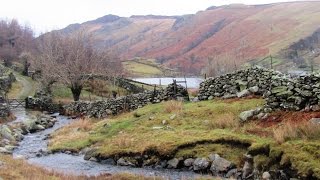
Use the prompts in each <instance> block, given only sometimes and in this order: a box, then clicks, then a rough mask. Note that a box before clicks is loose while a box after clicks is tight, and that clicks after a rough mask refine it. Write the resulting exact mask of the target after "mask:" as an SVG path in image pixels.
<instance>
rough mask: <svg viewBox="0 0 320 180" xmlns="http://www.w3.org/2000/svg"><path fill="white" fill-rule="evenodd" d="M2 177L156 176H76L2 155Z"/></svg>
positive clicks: (127, 177) (130, 179)
mask: <svg viewBox="0 0 320 180" xmlns="http://www.w3.org/2000/svg"><path fill="white" fill-rule="evenodd" d="M0 162H1V164H0V178H2V179H5V180H47V179H52V180H87V179H96V180H136V179H138V180H154V179H157V178H154V177H152V178H151V177H150V178H147V177H143V176H139V175H132V174H127V173H123V174H115V175H110V174H105V175H100V176H92V177H87V176H74V175H65V174H61V173H57V172H52V171H48V170H45V169H42V168H40V167H37V166H33V165H30V164H28V163H26V162H25V161H24V160H21V159H13V158H12V157H11V156H5V155H0Z"/></svg>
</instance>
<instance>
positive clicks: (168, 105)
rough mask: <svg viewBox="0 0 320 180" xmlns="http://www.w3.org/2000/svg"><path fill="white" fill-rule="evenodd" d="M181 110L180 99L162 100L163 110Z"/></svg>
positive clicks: (166, 111)
mask: <svg viewBox="0 0 320 180" xmlns="http://www.w3.org/2000/svg"><path fill="white" fill-rule="evenodd" d="M182 110H183V102H181V101H174V100H172V101H167V102H164V112H165V113H172V112H177V113H179V112H181V111H182Z"/></svg>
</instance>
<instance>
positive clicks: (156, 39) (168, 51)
mask: <svg viewBox="0 0 320 180" xmlns="http://www.w3.org/2000/svg"><path fill="white" fill-rule="evenodd" d="M319 16H320V2H291V3H277V4H269V5H255V6H248V5H240V4H235V5H228V6H220V7H210V8H208V9H207V10H205V11H200V12H198V13H196V14H194V15H184V16H152V15H149V16H132V17H130V18H124V17H118V16H113V15H108V16H105V17H102V18H99V19H97V20H94V21H88V22H86V23H83V24H75V25H70V26H68V27H67V28H65V29H63V30H62V31H63V32H66V33H72V32H75V31H77V30H79V29H81V28H84V29H87V30H88V31H90V32H92V33H93V34H94V38H95V42H96V46H97V47H99V48H109V49H110V50H112V51H113V52H116V53H118V54H119V55H120V57H121V58H122V59H131V58H134V57H145V58H155V59H157V60H158V61H159V62H161V63H164V64H166V65H168V66H171V67H179V68H180V69H182V70H184V71H187V72H199V71H200V70H201V68H203V67H204V66H205V63H206V62H207V58H208V57H210V56H215V57H220V56H226V55H227V56H228V57H231V58H229V59H232V61H234V59H235V60H236V62H237V64H242V63H245V62H247V61H249V60H252V59H257V58H262V57H264V56H267V55H269V54H273V55H275V54H278V52H279V51H281V50H283V49H286V48H288V47H289V46H290V45H292V44H294V43H296V42H298V41H299V40H300V39H304V38H306V37H308V36H310V35H311V34H313V33H314V32H315V31H316V30H317V29H318V28H319V27H320V18H318V17H319ZM230 61H231V60H230Z"/></svg>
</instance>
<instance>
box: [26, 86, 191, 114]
mask: <svg viewBox="0 0 320 180" xmlns="http://www.w3.org/2000/svg"><path fill="white" fill-rule="evenodd" d="M171 99H180V100H187V99H188V92H187V90H186V88H184V87H183V86H181V85H177V86H176V87H175V86H174V84H170V85H168V86H167V87H166V88H165V89H159V90H155V91H145V92H143V93H138V94H133V95H128V96H123V97H119V98H117V99H108V100H103V101H93V102H86V101H78V102H73V103H71V104H68V105H65V106H64V107H60V106H59V105H57V104H53V102H52V98H51V96H48V95H46V94H45V93H43V92H41V91H40V92H38V93H37V94H36V95H35V97H28V98H27V99H26V105H27V108H30V109H38V110H43V111H50V112H57V111H60V112H61V110H60V109H61V108H62V111H63V113H65V114H66V115H86V116H90V117H95V118H103V117H106V116H107V115H115V114H118V113H121V112H124V111H130V110H134V109H137V108H140V107H143V106H145V105H147V104H149V103H159V102H161V101H167V100H171Z"/></svg>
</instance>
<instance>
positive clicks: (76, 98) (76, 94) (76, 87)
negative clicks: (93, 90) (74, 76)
mask: <svg viewBox="0 0 320 180" xmlns="http://www.w3.org/2000/svg"><path fill="white" fill-rule="evenodd" d="M81 90H82V86H79V85H73V86H72V87H71V92H72V95H73V100H74V101H79V99H80V94H81Z"/></svg>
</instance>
